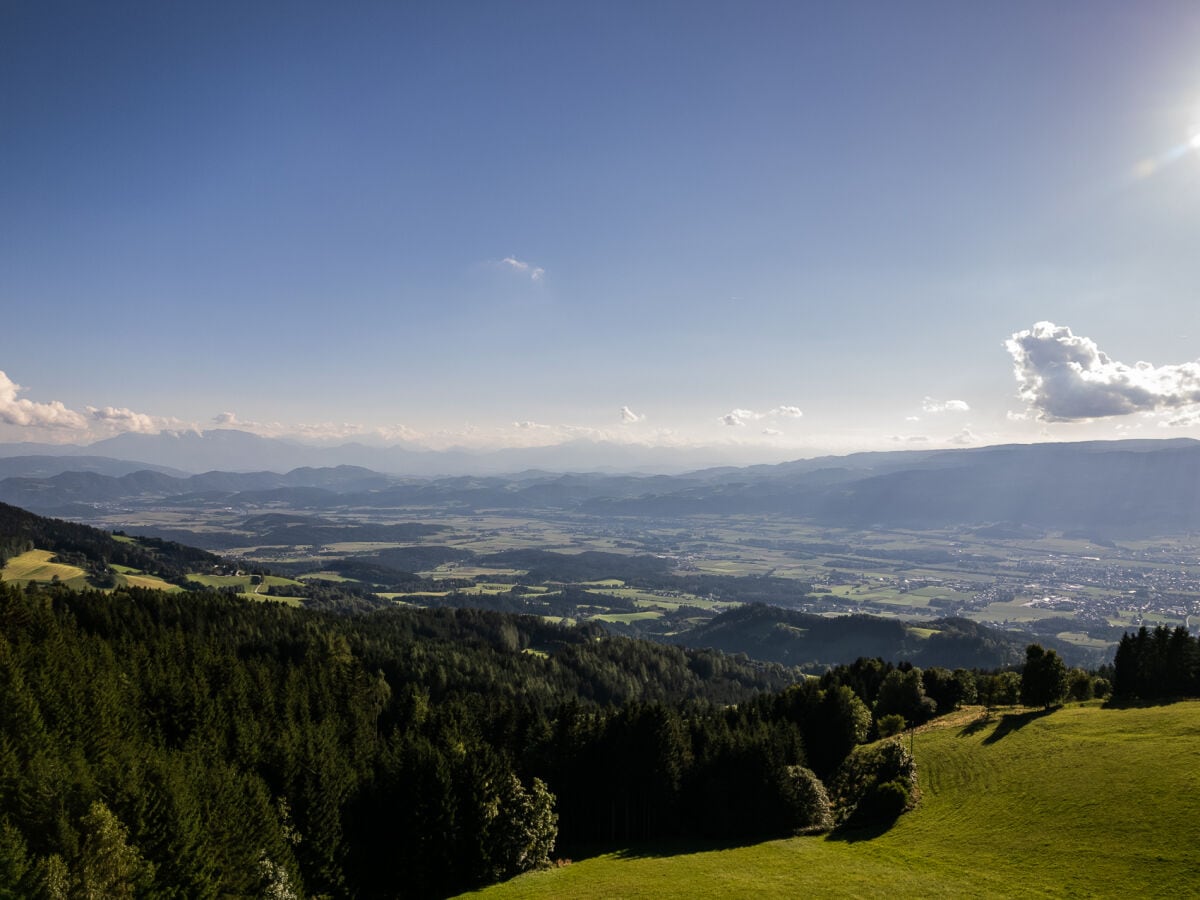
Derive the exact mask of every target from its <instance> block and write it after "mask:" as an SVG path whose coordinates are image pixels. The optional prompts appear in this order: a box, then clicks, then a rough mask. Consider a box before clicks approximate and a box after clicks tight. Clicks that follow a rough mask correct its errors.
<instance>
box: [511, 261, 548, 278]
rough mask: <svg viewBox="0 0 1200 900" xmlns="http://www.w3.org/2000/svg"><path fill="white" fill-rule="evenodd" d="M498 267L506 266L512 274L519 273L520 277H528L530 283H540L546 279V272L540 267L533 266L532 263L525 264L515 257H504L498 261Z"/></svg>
mask: <svg viewBox="0 0 1200 900" xmlns="http://www.w3.org/2000/svg"><path fill="white" fill-rule="evenodd" d="M500 265H502V266H508V268H509V269H511V270H512V271H514V272H520V273H521V274H522V275H528V276H529V280H530V281H541V280H542V279H543V278H545V277H546V270H545V269H543V268H542V267H541V266H535V265H533V263H527V262H525V261H524V260H522V259H517V258H516V257H515V256H506V257H504V259H502V260H500Z"/></svg>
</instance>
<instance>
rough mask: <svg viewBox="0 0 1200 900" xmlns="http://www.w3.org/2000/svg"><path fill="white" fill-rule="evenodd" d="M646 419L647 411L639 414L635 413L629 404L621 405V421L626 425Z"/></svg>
mask: <svg viewBox="0 0 1200 900" xmlns="http://www.w3.org/2000/svg"><path fill="white" fill-rule="evenodd" d="M645 420H646V415H645V413H642V414H638V413H635V412H634V411H633V410H632V409H630V408H629V407H628V406H622V407H621V421H622V422H624V423H625V424H626V425H633V424H636V423H637V422H644V421H645Z"/></svg>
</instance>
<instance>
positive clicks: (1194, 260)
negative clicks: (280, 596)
mask: <svg viewBox="0 0 1200 900" xmlns="http://www.w3.org/2000/svg"><path fill="white" fill-rule="evenodd" d="M0 84H3V85H4V90H3V91H2V92H0V309H2V311H3V313H4V317H5V322H6V327H5V328H4V331H3V337H2V338H0V371H2V372H3V373H4V375H3V377H2V378H0V439H2V440H9V441H13V440H35V441H54V442H60V441H61V442H76V443H82V442H87V441H90V440H93V439H95V438H97V437H104V436H107V435H111V434H114V433H117V432H120V431H126V430H133V431H154V430H157V429H161V428H189V427H200V428H208V427H214V426H215V425H224V426H234V427H244V428H246V429H248V430H253V431H257V432H259V433H263V434H273V435H299V436H304V437H307V438H309V439H321V440H342V439H348V438H353V439H357V440H374V441H384V442H387V441H396V440H407V441H412V442H416V443H420V444H424V445H428V446H448V445H454V444H464V445H470V446H480V447H484V446H505V445H515V444H526V443H551V442H555V441H561V440H570V439H574V438H597V439H610V440H618V441H628V442H639V443H648V444H719V443H736V444H741V445H745V446H746V447H747V448H748V450H749V449H750V448H757V452H758V453H759V454H760V455H761V453H762V452H768V451H769V452H772V453H773V452H778V454H779V456H780V458H785V457H794V456H803V455H811V454H813V453H818V452H826V451H830V450H834V451H837V450H853V449H878V448H886V447H901V446H913V447H919V446H950V445H955V444H963V445H969V444H979V443H995V442H999V441H1008V440H1017V441H1029V440H1046V439H1052V440H1074V439H1082V438H1093V437H1116V436H1122V435H1124V436H1144V437H1167V436H1172V437H1175V436H1190V437H1200V406H1198V404H1200V363H1197V362H1196V360H1197V357H1200V322H1198V315H1200V314H1198V312H1197V310H1198V309H1200V305H1198V304H1197V303H1196V299H1197V298H1196V288H1197V284H1198V281H1200V278H1198V276H1200V253H1197V235H1200V228H1198V227H1197V226H1198V225H1200V150H1198V149H1197V148H1196V146H1193V144H1192V143H1191V141H1192V138H1193V136H1194V135H1195V134H1196V133H1197V130H1198V129H1200V6H1197V5H1196V4H1194V3H1157V2H1148V3H1139V4H1130V3H1104V2H1097V0H1088V2H1068V3H1058V4H1046V3H1040V2H1030V3H1022V2H1008V3H997V4H974V3H957V2H946V3H937V2H914V3H835V4H823V3H778V4H777V3H737V4H734V3H720V4H717V3H712V4H706V3H697V2H687V3H650V4H646V3H616V2H609V3H588V4H585V3H562V2H555V3H544V4H543V3H429V4H419V3H379V4H375V3H370V2H362V3H355V4H333V3H286V4H285V3H259V4H245V3H228V4H226V3H220V2H205V3H177V4H176V3H171V4H164V3H149V2H146V3H120V2H106V3H102V4H101V3H90V2H88V3H82V2H80V3H55V2H45V3H40V2H39V3H24V4H19V3H13V4H5V5H3V6H0ZM1197 143H1200V141H1198V142H1197ZM1047 322H1048V323H1053V324H1054V326H1055V327H1053V328H1052V327H1050V326H1048V325H1042V326H1039V325H1038V323H1047ZM1006 342H1008V343H1007V346H1006ZM1139 363H1144V365H1141V366H1139V365H1138V364H1139Z"/></svg>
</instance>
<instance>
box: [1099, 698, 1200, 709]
mask: <svg viewBox="0 0 1200 900" xmlns="http://www.w3.org/2000/svg"><path fill="white" fill-rule="evenodd" d="M1195 699H1196V698H1195V697H1151V698H1149V699H1148V700H1143V699H1142V698H1141V697H1121V698H1117V697H1109V698H1108V699H1107V700H1105V701H1104V702H1103V703H1102V704H1101V705H1100V708H1101V709H1148V708H1151V707H1155V706H1172V705H1174V704H1176V703H1183V702H1184V701H1185V700H1195Z"/></svg>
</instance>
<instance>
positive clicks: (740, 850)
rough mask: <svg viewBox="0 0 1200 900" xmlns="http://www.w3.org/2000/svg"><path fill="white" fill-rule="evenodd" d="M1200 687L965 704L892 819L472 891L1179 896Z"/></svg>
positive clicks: (1194, 847)
mask: <svg viewBox="0 0 1200 900" xmlns="http://www.w3.org/2000/svg"><path fill="white" fill-rule="evenodd" d="M1198 739H1200V701H1188V702H1183V703H1177V704H1173V705H1168V706H1157V707H1148V708H1133V709H1104V708H1101V707H1099V706H1097V705H1094V704H1087V705H1081V706H1070V707H1066V708H1062V709H1058V710H1054V711H1052V712H1049V713H1044V712H1043V711H1041V710H1037V711H1029V710H1020V709H1017V710H1011V711H1008V712H1005V713H1002V714H1000V715H997V716H996V717H994V718H993V719H992V720H991V721H989V722H983V721H981V720H980V719H979V710H978V709H974V710H967V711H963V712H962V713H959V714H957V715H956V716H954V717H952V718H950V719H948V721H945V722H940V723H935V724H934V725H932V726H929V727H927V728H926V729H924V730H921V731H919V732H918V733H917V735H916V737H915V755H916V759H917V765H918V770H919V777H920V780H921V787H922V790H923V793H924V796H923V800H922V803H921V805H920V807H919V808H918V809H916V810H915V811H913V812H911V813H909V814H907V815H904V816H902V817H901V818H900V819H899V821H898V822H897V824H896V825H895V826H894V827H893V828H892V829H891V830H889V831H886V832H884V833H882V834H878V835H872V834H861V833H860V834H848V835H845V836H842V837H828V836H818V837H799V838H791V839H785V840H775V841H767V842H765V843H761V844H756V845H753V846H742V847H726V848H712V847H710V848H695V847H679V846H676V847H661V846H660V847H646V848H631V849H627V850H624V851H618V852H614V853H608V854H605V855H602V856H597V857H594V858H590V859H585V860H580V861H576V862H574V863H572V864H570V865H567V866H564V867H562V868H557V869H550V870H546V871H541V872H534V873H530V874H527V875H524V876H521V877H519V878H516V879H514V880H512V881H510V882H507V883H504V884H500V885H495V886H493V887H491V888H488V889H485V890H483V891H480V892H477V894H475V895H474V896H480V897H484V898H488V900H503V898H510V897H512V898H516V897H520V898H539V897H547V898H549V897H567V896H569V897H578V898H597V900H598V898H606V897H617V896H619V897H668V896H688V897H712V898H718V897H805V896H808V897H815V896H819V897H1064V896H1077V897H1088V896H1121V895H1126V896H1137V897H1148V896H1163V897H1166V896H1178V894H1179V892H1180V885H1182V884H1187V883H1190V882H1192V881H1193V880H1194V878H1195V873H1196V871H1197V867H1198V866H1200V821H1198V813H1200V799H1197V798H1198V797H1200V770H1198V769H1197V767H1196V765H1195V761H1196V746H1197V740H1198Z"/></svg>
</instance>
